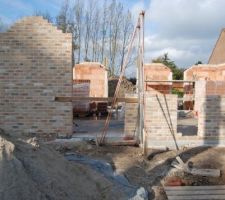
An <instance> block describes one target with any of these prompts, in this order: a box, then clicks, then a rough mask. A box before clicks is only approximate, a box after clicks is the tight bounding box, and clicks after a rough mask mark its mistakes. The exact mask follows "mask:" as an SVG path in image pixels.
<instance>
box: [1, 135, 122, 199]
mask: <svg viewBox="0 0 225 200" xmlns="http://www.w3.org/2000/svg"><path fill="white" fill-rule="evenodd" d="M0 183H1V184H0V199H1V200H14V199H16V200H70V199H71V200H74V199H78V200H79V199H80V200H84V199H98V200H99V199H124V194H123V193H122V192H120V191H118V192H116V193H115V191H113V190H114V188H113V187H114V186H113V185H112V183H111V182H109V181H108V180H107V179H105V178H104V177H103V176H101V174H98V173H96V172H95V171H93V170H91V169H90V168H88V167H85V166H83V165H82V166H81V165H79V164H76V163H70V162H69V161H67V160H65V158H64V157H63V154H60V153H59V152H57V151H56V150H55V148H54V147H53V146H50V145H45V144H39V143H38V141H37V140H36V139H28V138H24V137H19V138H15V137H12V136H9V135H4V134H3V133H1V134H0Z"/></svg>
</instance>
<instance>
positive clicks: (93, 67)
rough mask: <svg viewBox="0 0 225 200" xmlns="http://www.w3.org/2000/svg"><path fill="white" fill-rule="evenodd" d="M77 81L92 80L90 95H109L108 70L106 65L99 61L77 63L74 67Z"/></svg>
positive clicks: (74, 77) (74, 76) (74, 78)
mask: <svg viewBox="0 0 225 200" xmlns="http://www.w3.org/2000/svg"><path fill="white" fill-rule="evenodd" d="M73 80H74V81H75V83H78V82H79V81H81V82H84V81H86V82H90V91H89V96H90V97H108V71H107V69H106V67H105V66H104V65H102V64H100V63H97V62H84V63H80V64H76V65H75V67H74V68H73Z"/></svg>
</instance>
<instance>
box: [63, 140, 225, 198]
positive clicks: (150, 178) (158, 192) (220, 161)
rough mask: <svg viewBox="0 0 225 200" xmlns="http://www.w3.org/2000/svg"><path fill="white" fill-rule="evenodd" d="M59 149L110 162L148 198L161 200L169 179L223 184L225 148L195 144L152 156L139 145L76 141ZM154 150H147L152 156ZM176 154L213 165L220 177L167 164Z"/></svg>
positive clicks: (201, 164) (203, 165)
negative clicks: (122, 145) (219, 171)
mask: <svg viewBox="0 0 225 200" xmlns="http://www.w3.org/2000/svg"><path fill="white" fill-rule="evenodd" d="M60 151H61V152H63V151H73V152H76V153H80V154H83V155H88V156H90V157H92V158H95V159H102V160H106V161H108V162H110V163H111V164H112V165H113V166H114V169H115V170H116V171H117V172H119V173H123V174H125V176H126V177H127V178H128V180H129V181H130V183H131V184H133V185H136V186H139V187H140V186H143V187H145V188H146V189H147V190H148V191H149V194H150V195H149V199H155V200H165V199H167V198H166V195H165V193H164V190H163V185H164V184H166V183H168V180H169V179H171V177H172V178H174V177H175V178H178V179H180V180H182V182H183V183H184V184H185V185H222V184H225V175H224V174H225V173H224V172H225V148H206V147H198V148H191V149H183V150H180V151H167V152H163V153H160V154H156V155H155V156H153V157H152V156H150V157H151V159H150V160H149V159H148V158H147V157H144V156H143V155H142V150H141V148H137V147H118V146H117V147H115V146H114V147H112V146H105V147H104V146H103V147H96V146H94V145H91V144H85V143H83V144H82V143H79V144H78V143H77V144H76V145H75V146H74V145H71V144H67V145H66V148H65V146H64V147H62V148H61V150H60ZM153 152H155V150H149V152H148V155H152V153H153ZM177 155H179V156H180V157H181V158H182V160H183V161H185V162H189V161H192V162H193V165H194V167H196V168H216V169H220V170H221V173H222V175H221V177H219V178H209V177H202V176H193V175H190V174H187V173H185V172H183V171H179V170H176V169H174V168H173V167H171V163H172V161H174V160H175V157H176V156H177Z"/></svg>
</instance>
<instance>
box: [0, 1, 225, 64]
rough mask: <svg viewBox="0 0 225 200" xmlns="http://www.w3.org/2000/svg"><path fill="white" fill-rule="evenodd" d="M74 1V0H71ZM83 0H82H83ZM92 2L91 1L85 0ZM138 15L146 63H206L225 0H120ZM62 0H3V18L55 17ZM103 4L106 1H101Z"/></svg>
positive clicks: (224, 22)
mask: <svg viewBox="0 0 225 200" xmlns="http://www.w3.org/2000/svg"><path fill="white" fill-rule="evenodd" d="M71 1H73V0H71ZM81 1H82V0H81ZM84 1H91V0H84ZM119 1H120V2H121V3H123V5H124V6H125V7H126V8H129V9H130V10H131V12H132V14H133V16H134V18H137V16H138V13H139V12H140V10H142V9H144V10H145V11H146V18H145V25H146V29H145V31H146V32H145V62H146V63H148V62H151V60H152V59H153V58H156V57H158V56H160V55H162V54H163V53H168V54H169V57H170V58H171V59H172V60H174V61H175V63H176V64H177V65H178V66H180V67H185V68H187V67H190V66H191V65H193V64H194V63H196V62H197V61H198V60H201V61H203V62H204V63H207V62H208V58H209V56H210V54H211V52H212V49H213V47H214V45H215V42H216V40H217V38H218V36H219V34H220V31H221V29H222V28H225V12H224V8H225V0H151V1H150V0H119ZM62 2H63V0H0V17H1V18H2V20H3V21H5V22H7V23H13V22H14V21H16V20H17V19H18V18H20V17H22V16H27V15H31V14H32V13H34V12H35V11H43V12H45V11H48V12H49V13H50V14H51V15H52V16H53V17H54V16H56V15H57V13H58V12H59V9H60V6H61V4H62ZM98 2H99V3H103V0H98Z"/></svg>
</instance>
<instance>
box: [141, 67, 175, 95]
mask: <svg viewBox="0 0 225 200" xmlns="http://www.w3.org/2000/svg"><path fill="white" fill-rule="evenodd" d="M172 78H173V76H172V72H171V70H170V68H169V67H167V66H165V65H164V64H162V63H150V64H145V65H144V80H145V81H149V82H145V91H148V92H160V93H162V94H170V93H171V90H172V82H160V81H171V80H172ZM154 81H155V82H154Z"/></svg>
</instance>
